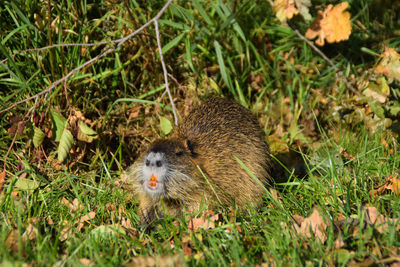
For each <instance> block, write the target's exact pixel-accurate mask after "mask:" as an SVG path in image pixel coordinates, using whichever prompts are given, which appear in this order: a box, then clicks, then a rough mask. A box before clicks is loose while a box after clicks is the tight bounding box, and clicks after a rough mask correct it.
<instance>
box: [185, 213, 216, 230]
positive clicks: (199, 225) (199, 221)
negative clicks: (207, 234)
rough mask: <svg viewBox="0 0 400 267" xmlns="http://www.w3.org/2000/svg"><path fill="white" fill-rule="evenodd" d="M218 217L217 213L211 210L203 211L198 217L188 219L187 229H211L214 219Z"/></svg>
mask: <svg viewBox="0 0 400 267" xmlns="http://www.w3.org/2000/svg"><path fill="white" fill-rule="evenodd" d="M218 219H219V214H215V215H214V213H213V212H204V213H203V214H202V216H201V217H200V218H193V219H191V220H190V221H189V225H188V229H189V230H190V231H197V230H198V229H213V228H215V221H217V220H218Z"/></svg>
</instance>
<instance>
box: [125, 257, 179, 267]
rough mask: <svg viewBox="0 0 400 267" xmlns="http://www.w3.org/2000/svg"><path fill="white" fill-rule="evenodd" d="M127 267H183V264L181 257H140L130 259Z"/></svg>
mask: <svg viewBox="0 0 400 267" xmlns="http://www.w3.org/2000/svg"><path fill="white" fill-rule="evenodd" d="M126 266H127V267H139V266H140V267H153V266H159V267H183V266H185V263H184V261H183V258H182V256H181V255H179V254H176V255H165V256H156V257H152V256H141V257H135V258H132V259H131V261H130V262H129V263H128V264H127V265H126Z"/></svg>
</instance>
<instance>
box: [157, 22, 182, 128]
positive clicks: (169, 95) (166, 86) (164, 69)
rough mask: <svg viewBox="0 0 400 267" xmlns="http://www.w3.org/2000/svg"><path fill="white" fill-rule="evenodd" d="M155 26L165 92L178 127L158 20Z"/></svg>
mask: <svg viewBox="0 0 400 267" xmlns="http://www.w3.org/2000/svg"><path fill="white" fill-rule="evenodd" d="M154 26H155V28H156V36H157V44H158V52H159V53H160V60H161V66H162V68H163V72H164V81H165V90H166V91H167V93H168V97H169V101H170V102H171V106H172V111H173V113H174V118H175V125H178V115H177V112H176V108H175V104H174V100H173V99H172V95H171V92H170V90H169V87H168V72H167V68H166V67H165V63H164V58H163V54H162V49H161V48H162V47H161V41H160V32H159V30H158V20H155V21H154Z"/></svg>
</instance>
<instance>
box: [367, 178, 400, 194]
mask: <svg viewBox="0 0 400 267" xmlns="http://www.w3.org/2000/svg"><path fill="white" fill-rule="evenodd" d="M388 192H389V193H394V194H395V195H399V194H400V177H399V174H398V173H397V172H396V173H395V174H394V175H389V176H388V177H386V182H385V183H384V184H383V185H380V186H378V187H377V188H375V189H374V190H371V191H370V192H369V194H370V195H371V196H378V195H384V194H387V193H388Z"/></svg>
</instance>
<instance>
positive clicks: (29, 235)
mask: <svg viewBox="0 0 400 267" xmlns="http://www.w3.org/2000/svg"><path fill="white" fill-rule="evenodd" d="M37 234H38V230H37V228H36V227H35V226H34V225H33V224H31V223H30V224H28V226H27V227H26V230H25V232H24V233H23V234H22V238H23V239H24V240H27V239H29V240H33V239H35V238H36V236H37Z"/></svg>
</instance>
